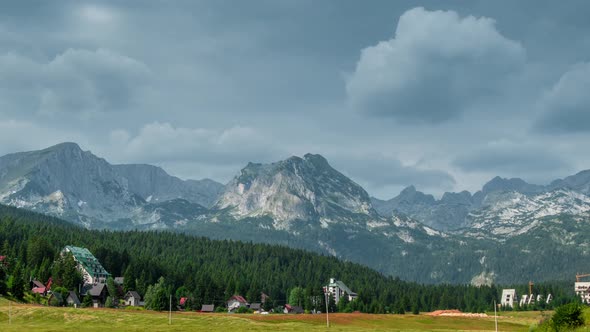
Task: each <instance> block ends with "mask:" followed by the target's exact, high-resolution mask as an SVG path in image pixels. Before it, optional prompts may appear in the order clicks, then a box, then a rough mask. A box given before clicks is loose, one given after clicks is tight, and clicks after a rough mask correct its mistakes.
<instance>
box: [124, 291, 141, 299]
mask: <svg viewBox="0 0 590 332" xmlns="http://www.w3.org/2000/svg"><path fill="white" fill-rule="evenodd" d="M130 297H133V298H135V299H137V300H141V296H140V295H139V293H138V292H136V291H134V290H132V291H128V292H127V294H125V298H126V299H128V298H130Z"/></svg>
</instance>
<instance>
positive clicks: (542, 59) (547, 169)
mask: <svg viewBox="0 0 590 332" xmlns="http://www.w3.org/2000/svg"><path fill="white" fill-rule="evenodd" d="M588 12H590V2H588V1H585V0H578V1H576V0H572V1H568V3H567V6H562V5H561V4H560V3H559V2H556V1H536V0H534V1H508V0H501V1H442V0H439V1H388V0H386V1H378V0H374V1H358V0H355V1H351V0H334V1H329V0H322V1H315V0H309V1H307V0H297V1H290V0H252V1H238V0H233V1H224V0H213V1H204V0H203V1H59V0H58V1H42V0H38V1H11V2H9V1H4V2H2V4H0V155H3V154H6V153H11V152H17V151H25V150H36V149H41V148H45V147H48V146H51V145H53V144H57V143H59V142H64V141H73V142H76V143H78V144H79V145H80V146H81V147H82V148H83V149H84V150H90V151H92V152H93V153H94V154H96V155H98V156H100V157H103V158H105V159H106V160H107V161H109V162H111V163H148V164H154V165H158V166H161V167H163V168H164V169H165V170H166V171H167V172H168V173H170V174H172V175H175V176H178V177H180V178H183V179H201V178H211V179H214V180H217V181H220V182H222V183H225V182H228V181H229V180H230V179H231V178H232V177H233V176H234V175H235V174H237V173H238V172H239V170H240V169H241V168H242V167H244V166H245V165H246V164H247V163H248V162H250V161H251V162H262V163H268V162H274V161H278V160H282V159H285V158H287V157H289V156H292V155H298V156H302V155H303V154H305V153H318V154H321V155H323V156H325V157H326V158H327V159H328V160H329V162H330V163H331V164H332V166H334V167H335V168H336V169H338V170H339V171H341V172H342V173H344V174H345V175H347V176H349V177H351V178H352V179H353V180H354V181H356V182H357V183H359V184H361V185H362V186H363V187H364V188H365V189H366V190H367V191H368V192H369V193H370V194H371V195H373V196H376V197H378V198H382V199H388V198H391V197H394V196H396V195H397V194H398V193H399V191H400V190H401V189H403V188H404V187H406V186H409V185H415V186H416V188H417V189H418V190H421V191H424V192H427V193H432V194H434V195H436V196H440V195H441V194H442V193H443V192H446V191H461V190H469V191H471V192H474V191H477V190H479V189H480V188H481V187H482V185H483V184H484V183H485V182H487V181H488V180H490V179H491V178H492V177H494V176H501V177H507V178H510V177H520V178H523V179H525V180H526V181H529V182H531V183H537V184H545V183H548V182H550V181H551V180H554V179H557V178H562V177H565V176H568V175H571V174H574V173H576V172H578V171H581V170H584V169H589V168H590V154H588V151H589V150H590V149H589V148H588V142H590V93H588V91H590V34H588V31H590V20H588V19H587V13H588Z"/></svg>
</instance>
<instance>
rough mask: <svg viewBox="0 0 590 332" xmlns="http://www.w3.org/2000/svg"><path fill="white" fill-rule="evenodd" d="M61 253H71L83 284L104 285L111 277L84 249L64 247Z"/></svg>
mask: <svg viewBox="0 0 590 332" xmlns="http://www.w3.org/2000/svg"><path fill="white" fill-rule="evenodd" d="M62 253H71V254H72V256H73V257H74V260H75V261H76V263H77V264H78V270H80V273H82V277H83V278H84V284H92V285H96V284H99V283H101V284H102V283H105V282H106V280H107V278H108V277H109V276H110V275H111V274H110V273H108V272H107V270H105V268H104V267H102V265H101V264H100V262H99V261H98V259H96V257H94V255H93V254H92V253H91V252H90V251H89V250H88V249H86V248H80V247H74V246H66V247H65V248H64V249H63V250H62Z"/></svg>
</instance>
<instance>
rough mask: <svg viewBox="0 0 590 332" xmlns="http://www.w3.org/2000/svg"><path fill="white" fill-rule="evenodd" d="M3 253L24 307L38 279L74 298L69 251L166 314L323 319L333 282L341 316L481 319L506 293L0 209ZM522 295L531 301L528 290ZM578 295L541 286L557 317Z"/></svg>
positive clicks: (0, 274) (2, 271) (305, 255)
mask: <svg viewBox="0 0 590 332" xmlns="http://www.w3.org/2000/svg"><path fill="white" fill-rule="evenodd" d="M0 245H1V247H0V256H5V257H6V258H5V259H4V264H0V265H1V267H0V293H3V294H8V293H9V294H10V295H12V296H14V297H15V298H21V299H22V298H23V297H25V295H26V293H27V292H28V291H29V290H30V287H29V282H30V280H33V279H38V280H41V281H43V282H45V281H46V280H48V279H49V277H53V279H54V281H55V282H56V285H57V286H61V287H64V288H69V290H76V291H77V289H76V288H77V287H76V283H77V282H79V281H77V280H78V279H77V278H76V277H71V276H69V277H68V273H67V271H66V270H67V269H68V268H70V269H71V266H70V265H71V264H70V265H68V262H66V261H64V259H61V258H60V255H59V253H60V251H61V250H62V249H63V247H64V246H66V245H74V246H80V247H86V248H88V249H89V250H90V251H91V252H92V253H93V254H94V255H95V256H96V257H97V258H98V259H99V261H100V262H101V263H102V265H103V266H104V267H105V268H106V270H107V271H109V272H110V273H111V274H112V275H113V276H123V277H124V280H125V281H124V284H123V285H122V288H123V291H125V292H126V291H128V290H136V291H137V292H138V293H140V294H141V295H143V296H145V297H146V306H148V308H153V309H164V307H165V306H164V305H160V304H158V301H155V300H154V296H156V295H154V294H155V293H156V292H158V294H160V297H163V299H166V298H167V297H168V295H167V294H172V295H173V297H175V298H176V299H178V298H180V297H187V298H188V299H189V301H188V302H187V308H188V309H198V308H200V307H201V305H202V304H215V305H216V306H223V305H224V303H225V301H226V300H227V299H228V298H229V297H230V296H232V295H235V294H239V295H242V296H244V297H246V298H247V299H248V300H249V301H250V302H258V301H260V295H261V293H265V294H267V295H268V296H269V297H270V300H268V301H267V303H266V306H267V307H269V308H274V307H278V306H282V305H285V304H286V303H289V302H290V303H291V304H295V305H301V306H302V307H304V308H305V310H309V311H311V310H314V309H317V310H322V309H323V308H325V302H324V296H323V293H322V286H323V285H325V284H326V283H327V282H328V280H329V278H330V277H334V278H337V279H338V280H342V281H344V282H345V283H346V284H347V285H348V286H349V287H350V288H351V289H352V290H353V291H355V292H357V293H358V299H356V300H354V301H352V302H350V303H348V302H347V301H341V302H340V303H339V305H338V306H336V305H334V303H333V302H332V301H330V303H329V306H330V308H331V309H330V310H331V311H348V312H350V311H357V310H358V311H361V312H371V313H404V312H419V311H432V310H436V309H460V310H464V311H470V312H481V311H484V310H491V309H492V308H493V302H494V300H496V301H498V300H499V296H500V293H501V287H498V286H483V287H475V286H470V285H421V284H416V283H412V282H407V281H402V280H400V279H398V278H394V277H390V276H384V275H382V274H380V273H378V272H376V271H374V270H372V269H369V268H367V267H364V266H362V265H359V264H353V263H349V262H342V261H339V260H338V259H336V258H334V257H327V256H321V255H318V254H314V253H310V252H307V251H303V250H295V249H290V248H286V247H282V246H276V245H264V244H252V243H243V242H236V241H219V240H210V239H206V238H200V237H193V236H188V235H182V234H177V233H169V232H140V231H130V232H114V231H99V230H87V229H83V228H79V227H77V226H74V225H72V224H69V223H67V222H65V221H62V220H59V219H56V218H52V217H48V216H45V215H40V214H36V213H32V212H28V211H24V210H19V209H16V208H11V207H5V206H0ZM516 287H519V289H521V292H524V289H525V287H526V286H524V285H521V286H518V285H517V286H516ZM571 288H572V285H571V284H570V283H547V284H543V285H536V290H537V293H541V294H547V293H551V294H553V296H554V301H553V302H552V303H551V304H550V305H549V306H551V307H553V306H556V305H559V304H562V303H565V302H569V301H571V300H572V296H573V292H570V291H569V290H570V289H571ZM150 301H151V302H150ZM175 301H177V300H175ZM164 303H167V301H164ZM537 306H541V308H542V307H545V305H544V304H538V305H537ZM324 310H325V309H324Z"/></svg>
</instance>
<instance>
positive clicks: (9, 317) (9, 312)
mask: <svg viewBox="0 0 590 332" xmlns="http://www.w3.org/2000/svg"><path fill="white" fill-rule="evenodd" d="M11 324H12V302H10V301H8V325H11Z"/></svg>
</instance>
